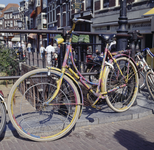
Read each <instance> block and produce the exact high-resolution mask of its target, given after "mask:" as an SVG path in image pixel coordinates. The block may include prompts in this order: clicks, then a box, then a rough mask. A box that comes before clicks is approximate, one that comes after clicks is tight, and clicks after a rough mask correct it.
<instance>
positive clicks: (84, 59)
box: [83, 49, 86, 72]
mask: <svg viewBox="0 0 154 150" xmlns="http://www.w3.org/2000/svg"><path fill="white" fill-rule="evenodd" d="M85 64H86V50H85V49H83V71H84V72H85V66H86V65H85Z"/></svg>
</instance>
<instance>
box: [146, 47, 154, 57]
mask: <svg viewBox="0 0 154 150" xmlns="http://www.w3.org/2000/svg"><path fill="white" fill-rule="evenodd" d="M144 51H147V52H148V54H149V55H150V57H151V58H153V57H154V54H153V53H152V52H151V51H150V49H149V48H145V49H143V52H144Z"/></svg>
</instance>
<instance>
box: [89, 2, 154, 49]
mask: <svg viewBox="0 0 154 150" xmlns="http://www.w3.org/2000/svg"><path fill="white" fill-rule="evenodd" d="M153 7H154V2H153V1H152V0H150V1H147V0H127V9H126V11H127V18H128V20H127V21H128V23H127V26H126V28H127V31H128V32H129V31H134V30H140V33H141V34H142V35H143V37H144V38H143V39H142V41H141V49H142V48H145V47H150V48H152V47H154V45H153V44H154V41H153V39H154V36H153V26H154V24H153V23H154V21H153V16H152V15H149V16H148V15H144V14H145V13H146V12H148V11H149V10H150V9H152V8H153ZM93 8H94V10H93V18H92V19H91V20H92V21H93V24H92V25H91V31H92V32H98V33H99V32H104V33H117V30H118V28H119V24H118V19H119V12H120V3H119V0H112V1H111V0H96V1H95V2H94V3H93ZM147 39H148V40H147ZM97 41H99V38H98V37H97Z"/></svg>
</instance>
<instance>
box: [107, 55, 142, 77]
mask: <svg viewBox="0 0 154 150" xmlns="http://www.w3.org/2000/svg"><path fill="white" fill-rule="evenodd" d="M121 56H124V57H127V58H130V59H131V61H132V62H133V63H134V65H135V67H136V69H137V73H138V75H139V71H138V69H139V68H138V66H137V64H136V62H135V61H134V60H133V59H132V58H131V57H129V56H128V55H126V54H119V55H115V56H114V57H113V58H119V57H121ZM112 61H113V60H109V63H112Z"/></svg>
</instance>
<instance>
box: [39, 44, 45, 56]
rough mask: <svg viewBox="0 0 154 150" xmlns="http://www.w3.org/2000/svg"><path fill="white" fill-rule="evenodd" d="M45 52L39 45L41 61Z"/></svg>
mask: <svg viewBox="0 0 154 150" xmlns="http://www.w3.org/2000/svg"><path fill="white" fill-rule="evenodd" d="M44 52H45V48H44V47H43V45H41V47H40V55H41V59H42V58H43V54H44Z"/></svg>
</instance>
